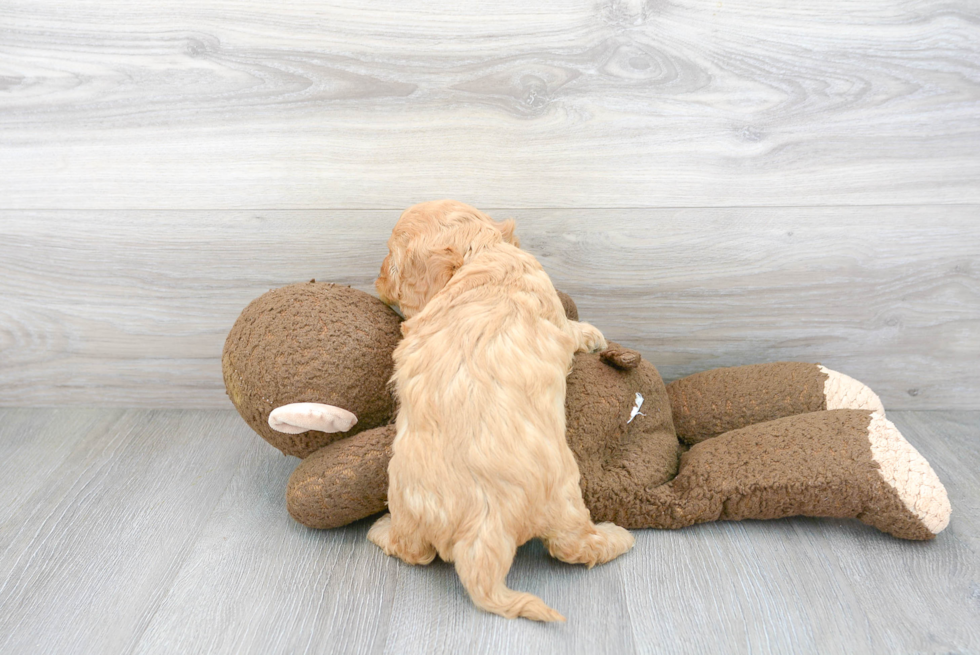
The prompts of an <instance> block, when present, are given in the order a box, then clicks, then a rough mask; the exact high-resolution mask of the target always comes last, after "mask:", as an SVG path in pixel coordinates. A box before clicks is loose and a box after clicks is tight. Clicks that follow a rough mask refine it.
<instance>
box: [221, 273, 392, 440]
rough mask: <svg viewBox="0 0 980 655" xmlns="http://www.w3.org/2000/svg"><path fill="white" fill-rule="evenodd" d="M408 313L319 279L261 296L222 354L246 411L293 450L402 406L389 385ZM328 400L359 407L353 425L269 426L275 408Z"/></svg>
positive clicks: (268, 436)
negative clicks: (291, 430)
mask: <svg viewBox="0 0 980 655" xmlns="http://www.w3.org/2000/svg"><path fill="white" fill-rule="evenodd" d="M400 324H401V318H400V317H399V316H398V314H396V313H395V312H394V311H393V310H392V309H391V308H390V307H388V306H387V305H385V304H384V303H382V302H381V301H380V300H378V299H377V298H374V297H372V296H370V295H368V294H366V293H364V292H363V291H358V290H357V289H352V288H350V287H346V286H342V285H337V284H326V283H318V282H313V281H310V282H306V283H303V284H293V285H289V286H286V287H282V288H280V289H275V290H273V291H269V292H268V293H266V294H263V295H262V296H260V297H259V298H257V299H255V300H254V301H252V303H250V304H249V305H248V307H246V308H245V310H244V311H243V312H242V313H241V316H239V317H238V320H237V321H235V325H234V327H232V329H231V332H230V333H229V334H228V339H227V340H226V341H225V347H224V352H223V354H222V358H221V368H222V372H223V373H224V379H225V387H226V389H227V391H228V395H229V397H230V398H231V401H232V403H234V405H235V407H236V408H237V409H238V412H239V413H240V414H241V415H242V418H244V419H245V421H246V422H247V423H248V424H249V426H251V428H252V429H253V430H255V431H256V432H258V433H259V434H260V435H261V436H262V438H263V439H265V440H266V441H268V442H269V443H270V444H272V445H273V446H275V447H276V448H278V449H279V450H281V451H282V452H283V453H284V454H286V455H295V456H297V457H306V456H307V455H309V454H310V453H312V452H314V451H316V450H318V449H320V448H322V447H323V446H325V445H327V444H329V443H331V442H333V441H336V440H337V439H341V438H344V437H349V436H352V435H354V434H357V433H358V432H362V431H364V430H369V429H371V428H374V427H377V426H379V425H384V424H386V423H388V422H389V421H391V420H392V418H393V417H394V414H395V399H394V397H393V396H392V393H391V390H390V389H389V388H388V380H389V379H390V378H391V374H392V366H393V363H392V353H393V352H394V350H395V346H396V345H397V344H398V341H399V340H400V339H401V332H400V330H399V325H400ZM307 402H309V403H323V404H326V405H333V406H336V407H340V408H342V409H345V410H347V411H349V412H352V413H353V414H354V415H355V416H356V417H357V423H356V424H355V425H354V426H353V427H352V428H351V429H350V430H348V431H346V432H340V433H332V434H331V433H326V432H318V431H312V430H311V431H307V432H302V433H300V434H287V433H284V432H278V431H276V430H273V429H272V428H271V427H269V414H270V413H271V412H272V410H273V409H275V408H277V407H281V406H283V405H287V404H290V403H307Z"/></svg>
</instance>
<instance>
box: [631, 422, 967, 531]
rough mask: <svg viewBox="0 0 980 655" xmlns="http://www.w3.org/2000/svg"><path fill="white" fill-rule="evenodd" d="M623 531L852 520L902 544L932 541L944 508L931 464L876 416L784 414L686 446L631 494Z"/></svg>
mask: <svg viewBox="0 0 980 655" xmlns="http://www.w3.org/2000/svg"><path fill="white" fill-rule="evenodd" d="M638 496H639V497H638V498H637V499H636V503H635V506H636V509H634V511H633V512H632V513H631V515H630V516H629V517H628V518H629V521H628V524H626V525H624V527H630V528H641V527H653V528H669V529H674V528H682V527H685V526H688V525H692V524H694V523H703V522H706V521H715V520H740V519H774V518H781V517H787V516H798V515H803V516H825V517H837V518H857V519H859V520H861V521H863V522H864V523H867V524H869V525H872V526H874V527H876V528H878V529H879V530H882V531H884V532H887V533H888V534H891V535H893V536H896V537H900V538H902V539H931V538H932V537H934V536H935V535H936V534H937V533H939V532H940V531H942V530H943V528H945V527H946V525H947V523H948V521H949V515H950V505H949V500H948V498H947V496H946V490H945V488H944V487H943V485H942V483H941V482H940V481H939V478H938V477H937V476H936V474H935V472H934V471H933V470H932V467H930V466H929V463H928V462H927V461H926V460H925V458H923V457H922V456H921V455H920V454H919V453H918V452H917V451H916V450H915V448H913V447H912V446H911V445H910V444H909V443H908V442H907V441H906V440H905V438H904V437H902V435H901V433H900V432H899V431H898V430H897V429H896V428H895V426H894V425H893V424H892V423H891V422H889V421H888V420H887V419H885V417H884V416H883V415H882V414H880V413H878V412H870V411H867V410H852V409H839V410H830V411H821V412H812V413H808V414H801V415H798V416H789V417H785V418H781V419H777V420H775V421H770V422H766V423H760V424H756V425H752V426H749V427H746V428H742V429H740V430H735V431H732V432H727V433H725V434H723V435H720V436H718V437H716V438H714V439H710V440H707V441H704V442H702V443H699V444H697V445H695V446H693V447H692V448H691V449H690V450H689V451H688V452H687V453H685V454H684V455H683V456H682V458H681V464H680V471H679V472H678V474H677V477H675V478H674V479H673V480H672V481H671V482H669V483H667V484H664V485H661V486H660V487H657V488H654V489H648V490H644V491H641V492H639V493H638Z"/></svg>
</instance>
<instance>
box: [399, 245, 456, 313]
mask: <svg viewBox="0 0 980 655" xmlns="http://www.w3.org/2000/svg"><path fill="white" fill-rule="evenodd" d="M409 261H410V262H411V265H410V266H408V267H406V269H405V270H404V271H402V284H401V290H402V297H401V298H400V301H401V302H400V305H401V309H402V312H404V314H405V317H406V318H408V317H409V316H411V315H412V314H415V313H417V312H418V311H420V310H421V309H422V308H423V307H425V305H426V304H427V303H428V302H429V299H430V298H432V296H434V295H436V294H437V293H438V292H439V291H440V290H441V289H442V288H443V287H444V286H446V283H447V282H449V279H450V278H452V276H453V275H455V274H456V271H457V270H459V267H460V266H462V265H463V256H462V255H460V254H459V253H458V252H456V251H455V250H453V249H452V248H443V249H441V250H436V251H434V252H420V251H418V250H415V251H413V252H410V253H409Z"/></svg>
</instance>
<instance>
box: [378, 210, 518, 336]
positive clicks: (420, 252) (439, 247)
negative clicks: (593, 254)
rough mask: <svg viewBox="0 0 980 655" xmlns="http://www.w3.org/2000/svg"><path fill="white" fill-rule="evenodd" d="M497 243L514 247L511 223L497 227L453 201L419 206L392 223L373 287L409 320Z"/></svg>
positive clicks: (515, 244)
mask: <svg viewBox="0 0 980 655" xmlns="http://www.w3.org/2000/svg"><path fill="white" fill-rule="evenodd" d="M499 243H509V244H512V245H514V246H517V247H520V241H519V240H518V238H517V237H516V236H515V235H514V221H513V219H508V220H506V221H504V222H502V223H498V222H497V221H495V220H493V219H492V218H490V217H489V216H487V215H486V214H484V213H483V212H481V211H479V210H478V209H476V208H475V207H470V206H469V205H466V204H463V203H461V202H456V201H455V200H437V201H433V202H423V203H421V204H418V205H415V206H413V207H409V208H408V209H406V210H405V211H404V212H403V213H402V215H401V217H400V218H399V219H398V223H397V224H396V225H395V229H394V230H392V232H391V238H390V239H388V256H387V257H385V260H384V262H383V263H382V264H381V272H380V274H379V275H378V279H377V280H375V282H374V286H375V288H376V289H377V290H378V295H380V296H381V300H383V301H384V302H386V303H387V304H389V305H398V306H399V308H400V309H401V311H402V314H404V315H405V318H411V317H412V316H413V315H415V314H417V313H418V312H420V311H421V310H422V308H423V307H425V305H426V303H428V302H429V299H430V298H432V296H434V295H435V294H436V293H438V292H439V290H440V289H442V288H443V287H444V286H446V283H447V282H449V280H450V278H452V276H453V275H454V274H455V273H456V271H457V270H458V269H459V268H460V267H461V266H462V265H463V263H464V262H465V261H466V260H467V259H468V258H469V257H471V256H472V255H473V254H475V253H477V252H479V251H480V250H483V249H484V248H487V247H490V246H493V245H496V244H499Z"/></svg>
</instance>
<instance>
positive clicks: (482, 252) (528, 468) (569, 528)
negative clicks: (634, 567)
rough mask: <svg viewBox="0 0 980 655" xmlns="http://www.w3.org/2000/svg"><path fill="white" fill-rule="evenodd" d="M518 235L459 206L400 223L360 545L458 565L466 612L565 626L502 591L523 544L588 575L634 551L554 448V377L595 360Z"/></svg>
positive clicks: (559, 436) (417, 210)
mask: <svg viewBox="0 0 980 655" xmlns="http://www.w3.org/2000/svg"><path fill="white" fill-rule="evenodd" d="M518 245H519V244H518V241H517V238H516V237H515V236H514V222H513V221H512V220H511V221H505V222H503V223H497V222H496V221H494V220H492V219H491V218H490V217H489V216H486V215H485V214H483V213H481V212H479V211H478V210H476V209H474V208H473V207H470V206H468V205H464V204H462V203H458V202H454V201H439V202H431V203H423V204H421V205H416V206H414V207H411V208H410V209H408V210H406V211H405V212H404V213H403V214H402V216H401V218H400V219H399V221H398V224H397V225H396V226H395V229H394V231H393V232H392V235H391V239H390V240H389V241H388V246H389V250H390V253H389V255H388V257H387V258H386V259H385V261H384V264H383V265H382V268H381V274H380V276H379V277H378V279H377V282H376V287H377V289H378V292H379V294H380V295H381V297H382V299H383V300H384V301H385V302H388V303H389V304H396V303H397V304H398V305H399V306H400V307H401V309H402V311H403V313H404V314H405V316H406V318H407V319H408V320H406V321H405V322H404V323H403V324H402V331H403V333H404V336H405V338H404V339H403V340H402V342H401V344H400V345H399V346H398V348H397V349H396V350H395V354H394V358H395V373H394V376H393V377H392V381H393V383H394V385H395V390H396V393H397V396H398V399H399V403H400V406H399V411H398V417H397V423H396V426H397V436H396V437H395V441H394V446H393V451H394V456H393V457H392V459H391V464H390V465H389V467H388V476H389V488H388V508H389V510H390V514H386V515H385V516H384V517H382V518H381V519H379V520H378V521H377V522H376V523H375V524H374V525H373V526H372V527H371V530H370V532H369V533H368V538H369V539H370V540H371V541H373V542H374V543H375V544H377V545H378V546H380V547H381V548H382V549H383V550H384V551H385V552H386V553H387V554H389V555H395V556H397V557H399V558H401V559H402V560H404V561H406V562H408V563H411V564H428V563H429V562H431V561H432V560H433V558H434V557H435V556H436V554H437V553H438V554H439V556H440V557H441V558H442V559H444V560H445V561H447V562H448V561H452V562H455V565H456V571H457V573H458V574H459V577H460V579H461V580H462V582H463V585H464V586H465V587H466V590H467V591H468V592H469V594H470V597H471V598H472V599H473V602H474V603H475V604H476V605H477V606H478V607H481V608H483V609H485V610H487V611H489V612H494V613H496V614H500V615H503V616H506V617H508V618H514V617H518V616H523V617H526V618H529V619H535V620H538V621H563V620H564V617H562V616H561V614H559V613H558V612H556V611H555V610H553V609H551V608H550V607H548V606H547V605H546V604H545V603H544V602H543V601H542V600H541V599H540V598H538V597H536V596H533V595H531V594H528V593H518V592H516V591H512V590H511V589H508V588H507V587H506V585H505V583H504V579H505V578H506V576H507V572H508V570H509V569H510V566H511V563H512V561H513V558H514V553H515V551H516V549H517V547H518V546H520V545H521V544H523V543H524V542H526V541H528V540H529V539H532V538H535V537H540V538H541V539H543V540H544V541H545V543H546V544H547V547H548V551H549V552H550V553H551V555H552V556H554V557H557V558H558V559H561V560H563V561H566V562H571V563H579V564H586V565H588V566H590V567H591V566H593V565H595V564H597V563H601V562H606V561H609V560H611V559H613V558H615V557H617V556H618V555H621V554H622V553H624V552H626V551H627V550H629V549H630V548H631V547H632V546H633V537H632V535H631V534H630V533H629V532H627V531H626V530H624V529H622V528H620V527H618V526H615V525H613V524H611V523H604V524H600V525H595V524H594V523H593V522H592V520H591V519H590V517H589V511H588V509H586V507H585V504H584V503H583V502H582V492H581V489H580V488H579V471H578V467H577V465H576V463H575V459H574V457H573V455H572V452H571V450H570V449H569V447H568V444H567V442H566V440H565V377H566V375H567V374H568V371H569V369H570V368H571V365H572V358H573V356H574V353H575V352H579V351H594V350H598V349H601V348H604V347H605V346H606V341H605V339H604V338H603V336H602V334H601V333H600V332H599V331H598V330H597V329H596V328H594V327H592V326H591V325H589V324H588V323H579V322H575V321H569V320H568V319H567V318H566V317H565V312H564V310H563V309H562V304H561V301H560V300H559V299H558V295H557V293H556V292H555V289H554V287H553V286H552V284H551V280H550V279H549V278H548V276H547V274H546V273H545V272H544V270H543V269H542V268H541V265H540V264H539V263H538V262H537V260H536V259H535V258H534V257H532V256H531V255H529V254H528V253H526V252H524V251H522V250H520V249H519V247H518Z"/></svg>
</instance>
